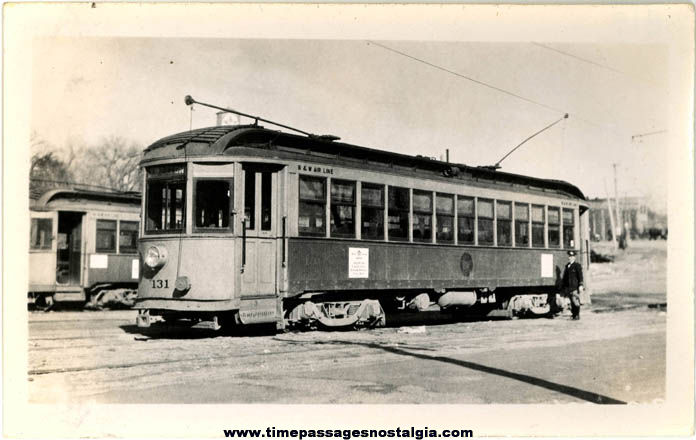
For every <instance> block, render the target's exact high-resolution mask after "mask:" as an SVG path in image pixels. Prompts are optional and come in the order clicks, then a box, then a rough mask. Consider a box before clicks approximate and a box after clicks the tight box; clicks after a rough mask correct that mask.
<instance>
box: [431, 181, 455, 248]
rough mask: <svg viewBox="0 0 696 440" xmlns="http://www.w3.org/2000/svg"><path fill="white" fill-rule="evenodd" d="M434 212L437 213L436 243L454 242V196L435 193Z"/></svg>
mask: <svg viewBox="0 0 696 440" xmlns="http://www.w3.org/2000/svg"><path fill="white" fill-rule="evenodd" d="M435 214H436V215H437V222H436V223H437V234H436V236H435V239H436V240H437V242H438V243H454V196H453V195H451V194H439V193H438V194H437V195H436V197H435Z"/></svg>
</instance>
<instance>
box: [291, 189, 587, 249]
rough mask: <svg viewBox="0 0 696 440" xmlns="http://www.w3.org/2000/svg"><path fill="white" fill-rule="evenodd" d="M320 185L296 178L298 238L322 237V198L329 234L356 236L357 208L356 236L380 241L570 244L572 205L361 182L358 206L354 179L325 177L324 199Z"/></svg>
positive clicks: (572, 238) (324, 226)
mask: <svg viewBox="0 0 696 440" xmlns="http://www.w3.org/2000/svg"><path fill="white" fill-rule="evenodd" d="M326 186H327V179H325V178H321V177H314V176H300V184H299V218H298V225H299V234H300V235H301V236H314V237H325V236H326V234H327V227H326V213H327V209H326V204H327V202H328V203H329V209H328V212H329V216H330V218H329V228H328V233H329V236H330V237H338V238H355V237H356V231H357V229H358V228H356V211H357V209H358V207H359V208H360V214H361V215H360V225H359V229H360V237H361V238H362V239H371V240H384V239H385V234H386V238H387V240H389V241H410V240H411V239H412V241H414V242H423V243H432V242H435V243H443V244H454V243H458V244H470V245H473V244H478V245H484V246H493V245H498V246H516V247H530V246H531V247H546V246H548V247H561V236H562V237H563V247H565V248H573V247H574V246H575V243H574V237H575V214H574V210H573V209H562V210H561V208H560V207H553V206H548V207H546V206H544V205H530V204H529V203H519V202H511V201H503V200H493V199H484V198H476V197H470V196H462V195H454V194H446V193H436V192H432V191H422V190H417V189H414V190H410V189H409V188H402V187H397V186H389V187H386V186H385V185H380V184H373V183H367V182H361V184H360V203H359V205H360V206H358V203H357V200H356V191H357V188H358V185H357V182H355V181H346V180H339V179H331V180H330V194H329V196H330V197H327V193H326ZM385 190H386V194H385ZM385 210H386V215H385ZM530 210H531V215H530ZM561 216H562V218H561ZM513 219H514V220H513ZM561 220H562V221H561ZM385 221H386V222H387V223H386V228H385ZM513 221H514V224H513ZM455 223H456V224H455ZM561 225H562V228H563V230H562V231H561ZM409 228H411V229H410V230H409ZM513 228H514V229H513ZM561 232H562V234H561ZM410 234H412V235H410ZM433 234H435V236H434V237H433ZM513 237H514V238H513ZM547 239H548V243H547V241H546V240H547ZM513 241H514V243H513Z"/></svg>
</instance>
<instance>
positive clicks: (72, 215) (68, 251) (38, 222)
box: [28, 186, 140, 310]
mask: <svg viewBox="0 0 696 440" xmlns="http://www.w3.org/2000/svg"><path fill="white" fill-rule="evenodd" d="M30 218H31V230H30V237H29V298H28V299H29V304H30V305H31V306H33V307H35V308H38V309H44V310H47V309H50V308H51V307H52V306H53V305H54V304H56V303H74V304H75V303H78V304H79V303H82V304H85V303H89V304H90V305H93V306H95V307H99V306H100V305H102V304H105V303H107V302H111V303H122V304H124V305H127V304H128V301H129V300H130V302H131V305H132V302H133V300H134V297H135V289H137V287H138V278H139V270H140V267H139V259H138V253H137V251H138V249H137V240H138V230H139V221H140V194H136V193H123V192H116V191H102V190H99V191H94V190H91V189H86V188H85V187H78V186H71V187H68V188H59V189H55V188H54V189H49V190H47V191H45V192H43V193H41V194H35V196H34V198H32V199H31V200H30ZM128 298H130V299H128ZM123 301H125V303H124V302H123Z"/></svg>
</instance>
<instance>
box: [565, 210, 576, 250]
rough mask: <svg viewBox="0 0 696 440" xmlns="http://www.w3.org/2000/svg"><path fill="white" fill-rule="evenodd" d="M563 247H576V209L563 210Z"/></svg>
mask: <svg viewBox="0 0 696 440" xmlns="http://www.w3.org/2000/svg"><path fill="white" fill-rule="evenodd" d="M563 247H566V248H573V247H575V211H574V210H572V209H564V210H563Z"/></svg>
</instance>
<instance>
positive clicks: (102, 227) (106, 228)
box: [96, 220, 116, 253]
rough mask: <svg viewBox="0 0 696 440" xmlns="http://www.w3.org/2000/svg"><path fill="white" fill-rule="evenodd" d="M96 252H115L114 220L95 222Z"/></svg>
mask: <svg viewBox="0 0 696 440" xmlns="http://www.w3.org/2000/svg"><path fill="white" fill-rule="evenodd" d="M96 250H97V252H114V253H115V252H116V220H97V244H96Z"/></svg>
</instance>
